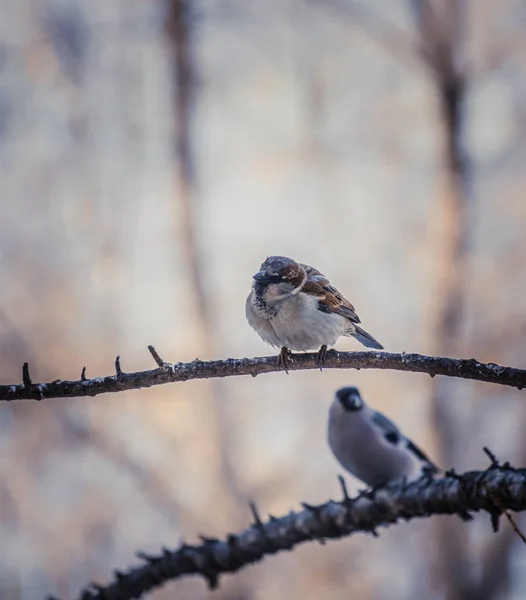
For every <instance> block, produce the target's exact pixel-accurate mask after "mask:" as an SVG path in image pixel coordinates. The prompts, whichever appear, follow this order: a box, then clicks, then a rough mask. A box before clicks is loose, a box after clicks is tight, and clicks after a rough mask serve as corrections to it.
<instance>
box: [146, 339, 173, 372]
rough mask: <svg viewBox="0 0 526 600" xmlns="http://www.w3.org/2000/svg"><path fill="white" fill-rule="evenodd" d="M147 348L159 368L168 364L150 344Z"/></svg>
mask: <svg viewBox="0 0 526 600" xmlns="http://www.w3.org/2000/svg"><path fill="white" fill-rule="evenodd" d="M148 350H149V351H150V354H151V355H152V356H153V360H154V361H155V362H156V363H157V366H158V367H159V369H164V367H166V366H169V365H168V363H165V362H164V360H163V359H162V358H161V357H160V356H159V354H158V353H157V350H156V349H155V348H154V347H153V346H152V345H150V346H148Z"/></svg>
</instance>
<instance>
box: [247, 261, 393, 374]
mask: <svg viewBox="0 0 526 600" xmlns="http://www.w3.org/2000/svg"><path fill="white" fill-rule="evenodd" d="M253 279H254V282H253V285H252V290H251V291H250V294H249V296H248V298H247V301H246V307H245V309H246V317H247V320H248V323H249V324H250V326H251V327H252V328H253V329H254V330H255V331H256V332H257V333H258V334H259V336H260V337H261V338H262V339H263V340H264V341H265V342H267V343H268V344H270V345H271V346H274V347H275V348H281V353H280V362H281V364H282V366H284V367H285V368H286V361H287V358H288V353H289V352H290V350H300V351H303V350H318V349H319V353H318V361H319V364H320V366H321V365H322V364H323V360H324V358H325V353H326V351H327V346H334V344H335V343H336V341H337V340H338V338H339V337H341V336H352V337H354V338H356V339H357V340H358V341H359V342H361V343H362V344H363V345H364V346H367V347H368V348H375V349H378V350H382V349H383V346H382V345H381V344H379V343H378V342H377V341H376V340H375V339H374V338H373V336H372V335H370V334H369V333H367V332H366V331H364V330H363V329H362V328H361V327H359V326H358V323H360V319H359V317H358V315H357V314H356V311H355V309H354V306H353V305H352V304H351V303H350V302H349V301H348V300H347V299H346V298H345V297H344V296H343V295H342V294H341V293H340V292H339V291H338V290H337V289H336V288H335V287H334V286H332V285H331V284H330V282H329V280H328V279H327V278H326V277H325V276H324V275H322V274H321V273H320V272H319V271H317V270H316V269H314V268H313V267H310V266H309V265H305V264H301V263H297V262H296V261H294V260H292V259H291V258H287V257H286V256H269V257H268V258H267V259H266V260H265V262H264V263H263V264H262V265H261V268H260V270H259V271H258V272H257V273H256V274H255V275H254V277H253Z"/></svg>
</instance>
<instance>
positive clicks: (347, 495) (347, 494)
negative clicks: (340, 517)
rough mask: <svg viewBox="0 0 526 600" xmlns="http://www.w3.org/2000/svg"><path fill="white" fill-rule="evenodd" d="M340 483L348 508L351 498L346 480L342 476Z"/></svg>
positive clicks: (339, 477) (339, 478)
mask: <svg viewBox="0 0 526 600" xmlns="http://www.w3.org/2000/svg"><path fill="white" fill-rule="evenodd" d="M338 481H339V482H340V487H341V489H342V494H343V502H344V503H345V505H346V506H348V504H349V502H351V497H350V496H349V492H348V491H347V485H346V483H345V479H344V478H343V477H342V476H341V475H338Z"/></svg>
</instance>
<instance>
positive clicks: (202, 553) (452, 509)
mask: <svg viewBox="0 0 526 600" xmlns="http://www.w3.org/2000/svg"><path fill="white" fill-rule="evenodd" d="M340 483H341V485H342V491H343V496H344V497H343V500H342V501H340V502H335V501H332V500H330V501H328V502H326V503H324V504H321V505H319V506H310V505H307V504H303V506H304V510H303V511H302V512H298V513H295V512H292V511H291V512H290V513H289V514H288V515H287V516H284V517H280V518H276V517H273V516H271V517H270V519H269V521H267V522H266V523H264V522H263V521H262V520H261V518H260V516H259V514H258V512H257V509H256V507H255V506H254V505H251V508H252V512H253V516H254V524H253V525H252V526H251V527H249V528H248V529H247V530H245V531H243V532H242V533H240V534H230V535H229V536H227V539H226V540H225V541H221V540H218V539H214V538H206V537H205V536H201V539H202V540H203V543H202V544H200V545H188V544H185V543H183V544H182V545H181V547H180V548H179V549H178V550H175V551H171V550H167V549H164V550H163V553H162V555H160V556H151V555H146V554H144V553H141V552H139V553H137V556H138V557H139V558H141V559H143V560H144V561H145V562H146V565H143V566H141V567H137V568H134V569H132V570H130V571H128V572H127V573H124V572H119V571H116V573H115V578H116V581H115V582H114V583H112V584H110V585H108V586H99V585H94V584H92V585H90V586H89V588H87V589H86V590H85V591H83V592H82V593H81V595H80V600H131V599H132V598H138V597H140V596H142V595H143V594H145V593H146V592H149V591H151V590H153V589H154V588H156V587H159V586H160V585H162V584H164V583H166V582H167V581H169V580H172V579H176V578H179V577H181V576H183V575H191V574H199V575H201V576H202V577H203V578H204V579H205V580H206V582H207V583H208V585H209V587H210V588H211V589H214V588H216V587H217V586H218V584H219V577H220V575H221V574H223V573H233V572H236V571H238V570H240V569H241V568H243V567H244V566H247V565H249V564H251V563H254V562H257V561H259V560H261V559H262V558H264V557H265V556H267V555H271V554H276V553H277V552H280V551H283V550H292V549H293V548H294V547H295V546H297V545H298V544H300V543H303V542H306V541H316V540H317V541H320V542H321V543H324V542H325V540H327V539H334V538H341V537H344V536H348V535H350V534H352V533H357V532H364V533H371V534H372V535H374V536H375V537H376V536H378V533H377V532H376V528H377V527H383V526H388V525H391V524H396V523H397V522H398V520H399V519H403V520H410V519H413V518H417V517H429V516H431V515H434V514H449V515H452V514H460V513H462V512H464V511H468V510H477V511H480V510H483V511H487V512H488V513H489V514H490V516H491V521H492V524H493V528H494V531H498V528H499V518H500V516H501V514H502V511H503V510H505V509H511V510H517V511H519V510H526V470H525V469H514V468H512V467H510V466H509V465H504V466H500V465H498V464H497V463H496V464H493V465H491V466H490V467H489V468H488V469H487V470H485V471H471V472H469V473H464V474H462V475H457V474H453V473H449V474H446V476H445V477H443V478H441V479H437V480H434V479H430V478H422V479H420V480H418V481H417V482H415V483H412V484H409V485H407V484H405V483H398V484H392V485H390V486H387V487H385V488H377V489H373V490H366V491H364V492H362V493H360V494H359V495H358V496H356V497H355V498H350V497H349V495H348V493H347V489H346V487H345V484H344V481H343V479H342V478H340ZM457 527H458V524H457ZM512 532H513V530H512Z"/></svg>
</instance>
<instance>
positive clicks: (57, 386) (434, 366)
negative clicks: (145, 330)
mask: <svg viewBox="0 0 526 600" xmlns="http://www.w3.org/2000/svg"><path fill="white" fill-rule="evenodd" d="M148 350H149V351H150V353H151V354H152V356H153V358H154V360H155V362H156V363H157V365H160V366H159V368H157V369H153V370H151V371H138V372H136V373H125V372H123V371H122V369H121V366H120V358H119V357H117V359H116V361H115V374H114V375H108V376H106V377H94V378H92V379H86V370H85V367H84V368H83V369H82V374H81V378H80V379H79V380H77V381H62V380H60V379H58V380H56V381H52V382H51V383H33V382H32V381H31V378H30V376H29V367H28V365H27V363H24V368H23V381H24V383H22V384H17V385H0V401H1V400H5V401H10V400H43V399H45V398H71V397H74V396H97V395H98V394H106V393H109V392H123V391H125V390H137V389H140V388H144V387H152V386H154V385H162V384H164V383H174V382H177V381H189V380H190V379H211V378H215V377H234V376H237V375H252V377H256V376H257V375H262V374H264V373H275V372H276V371H280V370H281V368H280V365H279V360H278V356H261V357H256V358H227V359H224V360H211V361H202V360H199V359H196V360H194V361H192V362H190V363H174V364H171V363H167V362H164V361H163V360H162V358H161V357H160V356H159V354H158V353H157V352H156V350H155V348H154V347H153V346H148ZM287 368H288V370H289V371H304V370H311V369H319V365H318V362H317V354H313V353H306V354H291V355H290V358H289V363H288V366H287ZM323 368H324V369H357V370H360V369H391V370H395V371H410V372H413V373H427V374H428V375H431V377H434V376H435V375H447V376H449V377H460V378H462V379H474V380H477V381H486V382H488V383H498V384H501V385H508V386H511V387H516V388H518V389H519V390H521V389H522V388H524V387H526V370H524V369H515V368H513V367H503V366H500V365H496V364H494V363H481V362H478V361H477V360H475V359H474V358H469V359H456V358H443V357H439V356H424V355H422V354H405V353H402V354H391V353H389V352H337V351H336V350H329V351H328V352H327V355H326V359H325V363H324V367H323ZM283 376H284V377H285V373H283Z"/></svg>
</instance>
